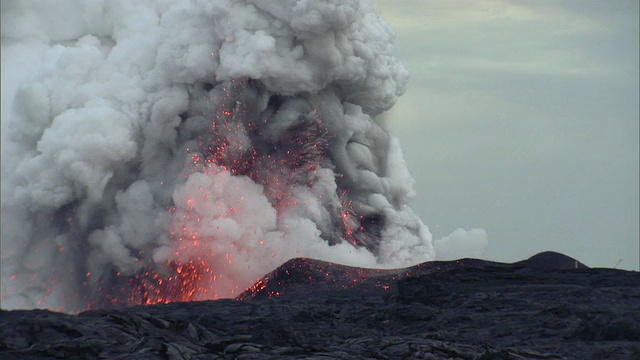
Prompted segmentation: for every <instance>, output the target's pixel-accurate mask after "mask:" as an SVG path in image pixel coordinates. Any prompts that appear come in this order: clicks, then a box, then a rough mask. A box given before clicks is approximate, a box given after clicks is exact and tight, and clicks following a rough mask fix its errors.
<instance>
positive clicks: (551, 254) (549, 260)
mask: <svg viewBox="0 0 640 360" xmlns="http://www.w3.org/2000/svg"><path fill="white" fill-rule="evenodd" d="M513 265H515V266H524V267H531V268H535V269H543V270H568V269H588V268H589V267H588V266H587V265H585V264H583V263H581V262H579V261H578V260H576V259H574V258H572V257H569V256H567V255H564V254H560V253H557V252H555V251H545V252H541V253H539V254H536V255H533V256H532V257H530V258H528V259H527V260H522V261H518V262H516V263H514V264H513Z"/></svg>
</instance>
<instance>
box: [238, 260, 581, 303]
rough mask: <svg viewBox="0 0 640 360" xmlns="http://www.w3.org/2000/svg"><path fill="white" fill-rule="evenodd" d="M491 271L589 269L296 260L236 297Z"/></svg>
mask: <svg viewBox="0 0 640 360" xmlns="http://www.w3.org/2000/svg"><path fill="white" fill-rule="evenodd" d="M464 268H466V269H470V268H473V269H480V270H481V269H487V268H505V269H515V268H530V269H536V270H567V269H588V267H587V266H586V265H584V264H582V263H581V262H579V261H578V260H576V259H573V258H571V257H569V256H566V255H563V254H559V253H556V252H552V251H546V252H542V253H539V254H537V255H535V256H532V257H531V258H529V259H527V260H523V261H519V262H516V263H512V264H509V263H499V262H494V261H488V260H480V259H469V258H467V259H460V260H453V261H429V262H425V263H422V264H418V265H414V266H411V267H408V268H401V269H366V268H358V267H352V266H347V265H339V264H334V263H330V262H326V261H322V260H316V259H310V258H295V259H291V260H289V261H287V262H285V263H284V264H282V265H280V266H278V268H276V269H275V270H273V271H272V272H270V273H269V274H267V275H265V276H263V277H262V278H261V279H260V280H258V282H256V283H255V284H254V285H252V286H251V287H249V288H248V289H247V290H245V291H244V292H243V293H242V294H240V295H238V297H236V300H247V299H250V298H256V299H262V298H266V297H273V296H285V297H287V296H305V295H308V293H309V290H310V286H309V285H310V284H315V285H314V286H319V287H321V288H322V289H323V290H324V291H327V290H339V289H347V288H352V287H354V286H358V285H360V284H362V283H365V282H368V283H372V284H374V285H375V286H376V287H378V288H389V287H391V286H393V283H394V282H395V281H397V280H399V279H403V278H406V277H416V276H421V275H426V274H432V273H436V272H443V271H456V270H460V269H464Z"/></svg>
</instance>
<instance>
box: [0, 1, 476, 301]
mask: <svg viewBox="0 0 640 360" xmlns="http://www.w3.org/2000/svg"><path fill="white" fill-rule="evenodd" d="M407 80H408V74H407V71H406V70H405V68H404V67H403V66H402V65H401V64H400V63H399V62H398V61H397V60H396V59H395V57H394V56H393V34H392V31H391V30H390V28H389V27H388V26H387V25H386V24H385V23H384V22H383V21H382V19H381V18H380V15H379V12H378V10H377V8H376V6H375V4H373V3H372V2H371V1H360V0H353V1H344V0H334V1H331V0H325V1H316V0H314V1H311V0H308V1H305V0H273V1H267V0H262V1H261V0H244V1H240V0H237V1H232V0H206V1H205V0H201V1H187V0H185V1H176V0H167V1H125V0H122V1H116V0H113V1H106V0H103V1H100V0H93V1H88V0H75V1H74V0H57V1H45V0H42V1H29V2H23V1H15V2H2V90H3V98H2V302H3V303H2V306H3V308H34V307H39V308H45V307H48V308H57V309H62V310H66V311H77V310H79V309H84V308H86V307H87V306H107V305H108V303H105V301H107V300H109V299H107V300H105V299H104V298H105V295H106V297H112V299H116V300H118V301H120V302H122V301H127V300H129V299H132V298H135V299H134V300H133V301H134V302H135V301H138V302H141V301H144V299H143V298H141V297H140V296H138V295H140V294H136V296H133V297H132V296H130V294H129V295H127V294H126V292H127V291H130V288H131V287H132V286H133V287H134V288H135V286H138V285H139V284H140V281H143V282H144V281H151V280H153V281H156V279H157V277H158V276H159V278H160V279H167V278H168V276H170V275H171V271H174V272H175V271H176V268H175V266H176V264H182V265H185V264H190V265H193V266H196V267H198V266H199V268H198V269H199V271H205V272H206V274H207V276H208V277H207V279H208V284H209V285H208V287H207V288H206V289H204V290H205V291H200V292H199V293H197V294H195V295H194V297H190V299H205V298H215V297H230V296H235V295H237V294H238V293H239V292H241V291H243V290H244V289H245V288H246V287H247V286H249V285H251V283H252V281H253V280H255V279H257V278H258V277H260V276H262V275H263V274H264V273H266V272H268V271H270V270H272V269H273V268H274V267H276V266H278V265H280V264H281V263H283V262H284V261H286V260H288V259H290V258H292V257H301V256H305V257H313V258H319V259H323V260H328V261H333V262H339V263H343V264H350V265H356V266H366V267H400V266H408V265H412V264H415V263H418V262H422V261H427V260H431V259H434V258H436V256H438V255H437V251H438V248H439V247H440V248H443V249H446V250H443V253H446V254H447V255H446V256H449V255H448V254H452V253H453V254H464V252H465V250H464V249H465V245H464V244H465V240H464V239H465V234H462V233H459V232H456V233H454V234H452V237H453V238H455V239H454V240H455V241H453V242H446V243H447V244H449V245H450V246H445V245H444V244H445V241H446V239H443V240H442V242H437V243H436V244H440V246H436V251H434V248H433V246H432V238H431V234H430V233H429V231H428V229H427V227H426V226H425V225H424V224H423V223H422V222H421V220H420V219H419V218H418V217H417V216H416V215H415V214H414V213H413V212H412V210H411V209H410V208H409V207H408V204H409V202H410V200H411V198H412V197H413V194H414V191H413V179H412V178H411V176H410V174H409V172H408V170H407V168H406V164H405V162H404V160H403V156H402V152H401V149H400V145H399V143H398V141H397V140H396V139H394V138H393V137H392V136H390V135H389V134H388V133H386V132H385V131H384V130H383V129H382V128H381V127H380V125H379V124H378V123H377V122H376V120H375V119H376V116H377V115H378V114H380V113H382V112H384V111H385V110H387V109H389V108H390V107H391V106H393V104H394V103H395V101H396V99H397V98H398V96H400V95H401V94H402V93H403V92H404V90H405V86H406V83H407ZM461 231H462V230H461ZM471 233H472V236H471V237H470V239H471V240H470V243H472V244H473V246H471V247H470V250H471V251H473V252H477V251H478V250H479V249H480V248H482V246H480V247H477V246H476V245H478V244H480V245H482V244H486V234H485V233H484V231H481V232H478V231H472V232H471ZM451 245H453V248H456V247H458V249H457V250H455V249H454V250H452V246H451ZM458 245H459V246H458ZM460 249H462V250H460ZM438 257H439V256H438ZM172 266H173V268H172ZM178 270H179V271H184V270H183V269H182V268H180V269H178ZM149 272H151V273H152V274H156V277H149V276H152V275H149ZM140 279H143V280H140ZM132 284H134V285H132ZM144 284H148V283H144ZM127 288H129V289H127ZM166 289H167V288H165V290H166ZM144 296H147V295H146V294H144Z"/></svg>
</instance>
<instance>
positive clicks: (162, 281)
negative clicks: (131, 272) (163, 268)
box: [129, 259, 217, 305]
mask: <svg viewBox="0 0 640 360" xmlns="http://www.w3.org/2000/svg"><path fill="white" fill-rule="evenodd" d="M167 266H168V267H169V269H170V272H171V275H169V276H161V275H160V274H158V273H154V272H152V271H147V272H144V273H142V274H141V275H135V276H133V277H131V278H130V279H129V290H130V293H129V301H130V302H131V303H133V304H140V305H153V304H168V303H171V302H176V301H195V300H204V299H205V298H209V297H210V298H214V299H215V298H217V296H215V295H213V294H212V292H213V289H212V284H213V283H214V282H215V279H216V275H215V273H214V272H213V270H212V269H211V267H209V264H207V262H206V261H205V260H202V259H199V260H189V261H188V262H187V263H180V262H177V261H169V262H168V263H167Z"/></svg>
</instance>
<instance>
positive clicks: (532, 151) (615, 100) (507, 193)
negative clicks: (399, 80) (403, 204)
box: [378, 0, 640, 270]
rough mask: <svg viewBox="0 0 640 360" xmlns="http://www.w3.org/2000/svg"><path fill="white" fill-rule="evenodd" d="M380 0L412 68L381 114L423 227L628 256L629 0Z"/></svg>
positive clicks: (632, 165) (613, 257)
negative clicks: (412, 183)
mask: <svg viewBox="0 0 640 360" xmlns="http://www.w3.org/2000/svg"><path fill="white" fill-rule="evenodd" d="M378 4H379V6H380V8H381V11H382V15H383V17H384V18H385V19H386V21H387V22H388V23H389V24H390V25H391V26H392V28H393V29H394V31H395V34H396V51H397V56H398V58H399V59H400V60H401V61H402V62H403V63H404V64H405V66H406V67H407V68H408V70H409V72H410V74H411V79H410V82H409V87H408V89H407V91H406V93H405V94H404V95H403V96H402V97H401V98H400V100H399V101H398V103H397V104H396V106H395V107H394V108H393V109H392V110H391V111H390V112H389V113H387V114H385V123H386V126H387V127H388V129H389V130H390V131H391V132H392V133H393V134H394V135H395V136H397V137H398V138H399V139H400V141H401V143H402V147H403V151H404V154H405V158H406V161H407V162H408V165H409V169H410V171H411V173H412V174H413V176H414V177H415V179H416V189H417V192H418V195H417V197H416V199H415V201H414V204H413V208H414V210H415V211H416V212H417V213H418V214H419V215H420V216H421V217H422V219H423V221H424V222H425V223H426V224H427V225H428V226H429V229H430V231H431V232H432V233H433V235H434V238H435V239H437V238H440V237H442V236H445V235H447V234H449V233H451V231H453V230H454V229H456V228H459V227H462V228H475V227H478V228H484V229H485V230H486V231H487V234H488V237H489V246H488V248H487V250H486V253H485V255H484V257H485V258H486V259H490V260H497V261H509V262H510V261H516V260H521V259H524V258H527V257H529V256H531V255H534V254H536V253H538V252H541V251H546V250H552V251H558V252H562V253H564V254H567V255H569V256H572V257H574V258H576V259H578V260H580V261H582V262H584V263H585V264H586V265H588V266H592V267H616V268H621V269H628V270H638V269H639V264H638V259H639V257H640V250H639V240H638V239H639V234H638V217H639V214H638V197H639V195H638V182H639V179H638V161H639V160H638V153H639V145H638V131H639V129H638V124H639V114H638V108H639V104H638V98H639V95H638V88H639V82H638V69H639V65H638V33H639V29H638V13H639V9H638V7H639V3H638V1H634V0H624V1H622V0H621V1H592V0H589V1H585V0H580V1H501V0H485V1H472V0H468V1H461V0H458V1H450V0H403V1H395V0H378Z"/></svg>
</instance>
